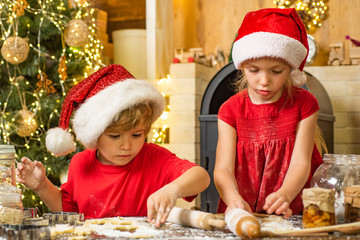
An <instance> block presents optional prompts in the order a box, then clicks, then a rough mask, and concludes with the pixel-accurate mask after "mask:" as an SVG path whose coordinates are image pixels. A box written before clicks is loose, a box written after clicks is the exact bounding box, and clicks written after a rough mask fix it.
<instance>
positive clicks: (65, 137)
mask: <svg viewBox="0 0 360 240" xmlns="http://www.w3.org/2000/svg"><path fill="white" fill-rule="evenodd" d="M45 144H46V148H47V150H48V151H49V152H51V153H53V154H54V155H55V156H62V155H65V154H67V153H69V152H73V151H75V149H76V146H75V143H74V137H73V135H72V134H71V133H69V132H68V131H67V130H64V129H62V128H60V127H56V128H51V129H49V131H47V133H46V139H45Z"/></svg>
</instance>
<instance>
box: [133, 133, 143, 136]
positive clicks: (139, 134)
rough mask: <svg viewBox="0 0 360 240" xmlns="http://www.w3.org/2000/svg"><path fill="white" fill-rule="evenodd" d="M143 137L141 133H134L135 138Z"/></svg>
mask: <svg viewBox="0 0 360 240" xmlns="http://www.w3.org/2000/svg"><path fill="white" fill-rule="evenodd" d="M141 136H142V134H141V133H136V134H135V133H134V134H133V137H141Z"/></svg>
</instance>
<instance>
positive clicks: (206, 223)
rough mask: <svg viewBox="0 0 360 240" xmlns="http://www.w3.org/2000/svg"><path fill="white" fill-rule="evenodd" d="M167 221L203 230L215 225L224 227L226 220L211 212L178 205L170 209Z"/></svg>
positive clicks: (211, 228) (210, 228) (212, 227)
mask: <svg viewBox="0 0 360 240" xmlns="http://www.w3.org/2000/svg"><path fill="white" fill-rule="evenodd" d="M167 221H169V222H172V223H176V224H180V225H184V226H188V227H193V228H201V229H205V230H213V229H214V228H215V227H217V228H225V227H226V222H225V221H224V220H223V219H218V218H217V216H216V215H215V214H213V213H208V212H203V211H198V210H190V209H184V208H178V207H174V208H173V209H172V210H171V212H170V214H169V217H168V218H167Z"/></svg>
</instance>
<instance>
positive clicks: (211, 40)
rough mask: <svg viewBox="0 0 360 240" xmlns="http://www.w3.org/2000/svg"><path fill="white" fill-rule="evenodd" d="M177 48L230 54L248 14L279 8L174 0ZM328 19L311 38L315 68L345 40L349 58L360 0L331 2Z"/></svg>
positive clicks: (358, 35) (357, 32)
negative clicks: (331, 48) (315, 48)
mask: <svg viewBox="0 0 360 240" xmlns="http://www.w3.org/2000/svg"><path fill="white" fill-rule="evenodd" d="M173 3H174V48H182V47H184V48H193V47H202V48H203V49H204V51H205V53H209V52H214V51H215V49H216V47H217V46H220V47H221V48H222V49H223V51H225V53H226V54H229V52H230V49H231V45H232V43H233V41H234V38H235V35H236V31H237V29H238V28H239V26H240V24H241V22H242V19H243V18H244V16H245V14H246V13H247V12H248V11H253V10H257V9H261V8H267V7H276V5H275V4H274V3H273V0H258V1H239V0H222V1H218V0H173ZM326 4H327V5H328V7H329V10H328V13H327V14H328V17H327V18H326V19H325V20H323V22H322V23H323V26H322V27H320V28H318V29H317V30H316V31H315V32H314V33H312V34H311V35H312V36H313V37H314V38H315V40H316V42H317V44H318V48H319V54H318V56H317V58H316V59H315V61H314V63H313V64H312V65H314V66H323V65H327V60H328V56H329V44H331V43H336V42H338V41H344V43H345V47H346V49H345V53H346V57H347V55H348V46H349V41H346V40H345V36H346V35H347V34H349V35H350V36H352V37H353V38H355V39H359V40H360V28H359V26H360V18H359V13H360V1H359V0H347V1H341V0H331V1H330V0H328V1H326Z"/></svg>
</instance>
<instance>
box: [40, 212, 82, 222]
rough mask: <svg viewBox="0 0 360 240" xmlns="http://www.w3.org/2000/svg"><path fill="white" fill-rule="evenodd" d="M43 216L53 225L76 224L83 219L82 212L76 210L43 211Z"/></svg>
mask: <svg viewBox="0 0 360 240" xmlns="http://www.w3.org/2000/svg"><path fill="white" fill-rule="evenodd" d="M43 217H44V219H48V220H49V224H50V225H54V224H69V225H77V224H80V223H81V222H83V221H84V214H83V213H76V212H55V213H44V214H43Z"/></svg>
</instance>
